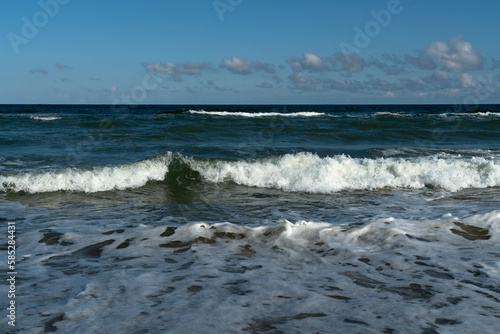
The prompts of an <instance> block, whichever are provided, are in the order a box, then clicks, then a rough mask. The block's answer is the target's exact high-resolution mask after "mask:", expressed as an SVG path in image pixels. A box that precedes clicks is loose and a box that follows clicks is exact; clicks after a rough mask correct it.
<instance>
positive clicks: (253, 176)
mask: <svg viewBox="0 0 500 334" xmlns="http://www.w3.org/2000/svg"><path fill="white" fill-rule="evenodd" d="M173 159H177V161H180V162H182V164H183V166H184V167H182V168H186V169H184V170H181V171H180V172H181V173H183V172H188V170H187V169H190V170H194V171H196V172H198V173H199V174H200V176H201V178H202V179H203V180H204V181H205V182H211V183H224V182H234V183H236V184H240V185H245V186H250V187H261V188H272V189H280V190H284V191H292V192H295V191H304V192H310V193H325V194H327V193H333V192H338V191H343V190H376V189H384V188H385V189H422V188H425V187H431V188H440V189H444V190H448V191H452V192H453V191H459V190H462V189H467V188H487V187H497V186H500V162H498V161H497V160H495V159H486V158H482V157H473V158H468V159H465V158H462V159H458V158H441V157H437V156H434V157H420V158H412V159H408V158H407V159H403V158H377V159H368V158H363V159H362V158H351V157H348V156H345V155H338V156H333V157H320V156H318V155H316V154H312V153H296V154H286V155H283V156H281V157H271V158H267V159H260V160H240V161H224V160H220V159H216V160H208V159H195V158H193V157H186V156H182V155H179V154H172V153H170V152H169V153H166V154H163V155H160V156H156V157H152V158H149V159H146V160H143V161H139V162H135V163H128V164H123V165H118V166H106V167H93V168H71V169H63V170H56V171H49V172H29V173H18V174H13V175H5V174H4V175H0V191H3V192H5V191H15V192H18V191H25V192H28V193H38V192H52V191H60V190H65V191H77V192H98V191H109V190H122V189H130V188H138V187H142V186H144V185H145V184H146V183H147V182H148V181H161V180H164V179H165V176H166V174H167V173H168V171H169V165H170V163H171V162H172V160H173Z"/></svg>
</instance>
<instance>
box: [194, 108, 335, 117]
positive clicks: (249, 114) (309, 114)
mask: <svg viewBox="0 0 500 334" xmlns="http://www.w3.org/2000/svg"><path fill="white" fill-rule="evenodd" d="M188 113H190V114H199V115H212V116H238V117H279V116H282V117H318V116H324V115H326V114H325V113H322V112H315V111H302V112H289V113H283V112H243V111H205V110H189V111H188Z"/></svg>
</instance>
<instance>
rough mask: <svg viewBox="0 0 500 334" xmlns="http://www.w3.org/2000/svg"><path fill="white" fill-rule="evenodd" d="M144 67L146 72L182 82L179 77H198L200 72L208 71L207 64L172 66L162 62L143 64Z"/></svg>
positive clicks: (208, 66)
mask: <svg viewBox="0 0 500 334" xmlns="http://www.w3.org/2000/svg"><path fill="white" fill-rule="evenodd" d="M144 67H145V68H146V70H147V71H148V72H152V73H157V74H163V75H170V76H172V78H173V79H174V80H175V81H183V79H182V77H181V75H182V74H187V75H198V74H200V73H201V71H202V70H205V69H210V68H211V66H210V64H209V63H206V62H203V63H185V64H173V63H170V62H163V63H159V64H150V63H148V64H144Z"/></svg>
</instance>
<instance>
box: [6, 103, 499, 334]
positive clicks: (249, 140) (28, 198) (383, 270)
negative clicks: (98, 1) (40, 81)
mask: <svg viewBox="0 0 500 334" xmlns="http://www.w3.org/2000/svg"><path fill="white" fill-rule="evenodd" d="M499 129H500V105H482V106H481V107H480V108H479V109H478V110H473V111H469V110H465V109H463V108H461V107H460V106H458V107H457V106H448V105H424V106H418V105H390V106H383V105H370V106H368V105H366V106H357V105H353V106H327V105H300V106H265V105H258V106H255V105H254V106H243V105H239V106H236V105H231V106H213V105H212V106H158V105H155V106H97V105H77V106H68V105H43V106H38V105H36V106H35V105H30V106H27V105H26V106H22V105H3V106H0V224H1V225H2V226H3V228H2V229H3V232H2V233H0V241H1V245H2V246H1V247H2V254H4V260H2V266H1V269H2V277H5V275H6V272H7V271H8V269H7V266H6V262H7V261H6V260H7V240H8V233H7V224H8V223H9V222H10V223H15V226H16V261H17V263H16V270H17V280H16V327H12V326H9V325H7V321H6V315H7V311H6V307H7V306H8V302H9V301H8V299H7V290H8V286H7V285H6V284H2V286H1V287H0V289H1V291H0V294H1V297H0V301H2V307H1V308H2V309H3V310H4V315H3V316H2V317H3V319H4V320H2V323H1V324H0V328H2V329H5V331H11V332H14V333H44V332H56V333H59V332H60V333H70V332H74V333H106V332H110V331H113V332H116V333H428V334H429V333H496V332H497V331H498V328H500V246H499V242H500V205H499V204H500V130H499Z"/></svg>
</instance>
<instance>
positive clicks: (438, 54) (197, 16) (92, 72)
mask: <svg viewBox="0 0 500 334" xmlns="http://www.w3.org/2000/svg"><path fill="white" fill-rule="evenodd" d="M498 13H500V3H498V2H495V1H486V0H484V1H474V2H473V1H448V0H442V1H430V0H399V1H398V0H385V1H374V0H357V1H356V0H353V1H332V0H315V1H305V0H286V1H285V0H275V1H273V0H215V1H214V0H191V1H187V0H184V1H180V0H149V1H139V0H106V1H97V0H40V1H36V0H33V1H28V0H19V1H8V2H5V3H3V10H2V11H1V12H0V22H2V23H1V25H0V36H2V38H1V44H0V57H1V59H2V60H3V61H2V62H0V75H1V79H0V103H70V104H72V103H103V104H113V103H133V104H135V103H140V104H225V103H241V104H247V103H249V104H251V103H256V104H261V103H264V104H267V103H277V104H295V103H328V104H346V103H347V104H361V103H454V104H466V105H475V104H477V103H500V43H498V34H499V31H500V20H498Z"/></svg>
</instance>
